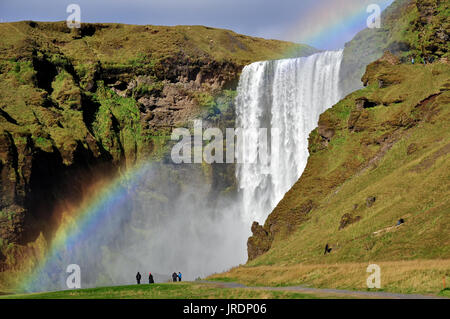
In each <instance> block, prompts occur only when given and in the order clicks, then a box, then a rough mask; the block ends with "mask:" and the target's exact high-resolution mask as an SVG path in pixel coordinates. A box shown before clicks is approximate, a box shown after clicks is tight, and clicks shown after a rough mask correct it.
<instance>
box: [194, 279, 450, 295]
mask: <svg viewBox="0 0 450 319" xmlns="http://www.w3.org/2000/svg"><path fill="white" fill-rule="evenodd" d="M200 282H201V283H204V284H211V285H217V286H218V287H220V288H244V289H256V290H279V291H293V292H300V293H305V294H314V295H318V296H329V297H336V298H340V297H349V298H363V299H365V298H375V299H448V298H445V297H439V296H431V295H418V294H398V293H391V292H375V291H374V292H369V291H353V290H344V289H319V288H309V287H303V286H291V287H248V286H245V285H243V284H239V283H235V282H218V281H206V280H204V281H200Z"/></svg>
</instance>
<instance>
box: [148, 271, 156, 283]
mask: <svg viewBox="0 0 450 319" xmlns="http://www.w3.org/2000/svg"><path fill="white" fill-rule="evenodd" d="M148 283H149V284H154V283H155V281H154V280H153V275H152V273H151V272H150V273H149V274H148Z"/></svg>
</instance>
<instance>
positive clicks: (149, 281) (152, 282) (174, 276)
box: [136, 271, 183, 285]
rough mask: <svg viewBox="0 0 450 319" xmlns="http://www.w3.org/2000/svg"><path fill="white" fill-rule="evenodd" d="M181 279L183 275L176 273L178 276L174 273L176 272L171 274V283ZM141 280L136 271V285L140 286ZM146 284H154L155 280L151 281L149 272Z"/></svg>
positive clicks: (151, 276)
mask: <svg viewBox="0 0 450 319" xmlns="http://www.w3.org/2000/svg"><path fill="white" fill-rule="evenodd" d="M182 277H183V275H182V274H181V272H178V274H177V273H176V272H174V273H173V274H172V280H173V282H177V281H181V278H182ZM141 279H142V275H141V274H140V273H139V271H138V273H137V274H136V281H137V284H138V285H140V284H141ZM148 283H149V284H154V283H155V280H154V279H153V275H152V273H151V272H150V273H148Z"/></svg>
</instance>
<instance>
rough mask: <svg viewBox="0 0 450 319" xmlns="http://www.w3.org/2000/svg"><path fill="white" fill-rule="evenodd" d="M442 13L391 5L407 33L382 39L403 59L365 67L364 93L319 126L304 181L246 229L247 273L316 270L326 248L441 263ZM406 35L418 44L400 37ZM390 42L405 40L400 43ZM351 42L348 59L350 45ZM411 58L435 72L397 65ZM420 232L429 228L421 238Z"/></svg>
mask: <svg viewBox="0 0 450 319" xmlns="http://www.w3.org/2000/svg"><path fill="white" fill-rule="evenodd" d="M448 6H449V5H448V2H440V1H427V2H422V1H421V2H415V1H413V2H405V1H397V2H395V3H394V5H393V8H391V11H390V12H391V13H392V12H397V13H398V14H400V15H399V16H397V21H400V22H402V21H409V22H408V23H407V25H408V27H407V28H406V29H393V30H390V34H389V35H388V41H386V43H387V44H388V46H389V43H394V42H395V43H397V44H399V46H398V47H408V49H407V50H400V51H396V50H393V51H395V52H396V54H395V55H394V54H392V53H390V52H386V53H385V54H384V55H383V57H382V58H381V59H379V60H377V61H376V62H374V63H371V64H370V65H369V66H368V67H367V69H366V72H365V74H364V76H363V78H362V83H363V84H364V86H365V88H364V89H362V90H359V91H356V92H354V93H352V94H350V95H348V96H347V97H346V98H345V99H343V100H342V101H341V102H339V103H338V104H337V105H335V106H334V107H333V108H332V109H330V110H328V111H327V112H325V113H324V114H323V115H322V116H321V117H320V121H319V127H318V129H316V130H315V131H313V132H312V133H311V135H310V140H309V151H310V158H309V160H308V164H307V167H306V169H305V171H304V173H303V175H302V177H301V178H300V180H299V181H298V182H297V183H296V184H295V185H294V186H293V188H292V189H291V190H290V191H289V192H288V193H287V194H286V195H285V197H284V199H283V200H282V201H281V202H280V203H279V205H278V206H277V207H276V208H275V210H274V211H273V212H272V213H271V215H270V216H269V217H268V219H267V220H266V222H265V224H264V225H263V226H260V225H257V224H254V225H253V227H252V231H253V236H252V237H251V238H250V239H249V241H248V253H249V260H250V264H251V265H256V264H265V263H277V262H283V261H284V262H303V261H308V262H323V260H322V259H321V257H320V256H321V255H323V247H325V244H326V243H327V242H328V243H329V244H330V245H331V246H332V247H333V249H334V252H336V254H333V259H332V260H333V261H355V260H363V259H368V260H369V259H370V260H374V259H375V258H378V259H389V258H390V259H393V260H395V259H401V258H414V257H415V258H419V257H425V256H426V257H430V258H440V257H442V256H447V257H448V249H445V248H443V247H445V245H448V243H449V240H450V238H449V237H448V236H441V235H440V234H441V232H442V231H443V230H444V229H446V228H447V229H448V227H449V222H450V220H449V216H448V211H449V206H448V200H447V199H448V198H449V193H448V180H449V175H448V172H449V169H448V156H449V155H448V154H449V153H448V140H449V137H448V129H447V128H446V126H447V124H448V119H449V118H448V115H449V110H450V109H449V106H450V105H449V102H450V100H449V91H448V90H449V86H450V83H449V74H450V69H449V65H448V62H447V59H446V57H447V56H448V45H447V44H446V43H444V42H442V41H441V38H445V37H446V36H448V33H446V32H448V31H446V32H444V33H441V31H442V30H441V25H447V24H448V22H449V21H448V17H447V18H446V19H444V21H443V20H442V19H443V17H445V15H446V14H447V15H448V10H449V8H448ZM396 8H398V9H399V10H400V9H401V8H403V9H402V10H400V11H398V10H397V9H396ZM392 9H395V10H392ZM445 12H447V13H445ZM405 15H406V17H405ZM391 17H392V15H391ZM411 17H414V19H412V20H411V19H410V18H411ZM405 19H406V20H405ZM424 21H428V22H427V24H424V23H423V22H424ZM398 25H404V24H402V23H400V24H397V26H398ZM410 28H413V29H414V30H415V31H414V34H415V35H417V36H418V37H409V36H408V34H410V33H409V31H410ZM447 30H448V28H447ZM427 32H429V33H427ZM424 33H427V34H429V35H430V36H429V37H428V38H427V42H426V43H425V42H424V40H423V39H424V38H422V36H419V35H421V34H424ZM363 34H364V33H363ZM398 34H403V38H401V42H399V40H398V39H399V38H398V39H397V38H395V37H396V36H397V35H398ZM431 39H434V40H431ZM415 40H418V41H419V42H414V41H415ZM354 41H355V42H353V43H351V44H350V45H349V46H347V48H346V50H347V51H348V50H351V47H352V46H354V45H355V43H357V42H358V41H359V40H358V36H357V38H356V39H355V40H354ZM428 41H431V42H432V44H431V42H428ZM400 43H401V44H400ZM419 49H420V50H422V49H423V50H425V51H420V52H425V54H429V55H430V56H432V57H434V59H431V60H430V61H434V63H432V64H431V63H429V64H427V65H423V64H420V63H416V64H414V65H412V64H411V63H410V62H409V63H408V61H409V60H408V59H407V58H405V57H407V56H409V54H419V53H418V52H419V51H417V50H419ZM405 54H406V55H405ZM348 56H349V54H348V53H347V57H348ZM414 56H415V55H414ZM416 61H418V59H416ZM357 68H359V66H358V67H357ZM442 161H444V162H442ZM425 163H427V164H425ZM423 165H424V166H423ZM399 172H402V173H399ZM419 193H420V196H419V195H418V194H419ZM427 215H428V217H429V219H427ZM400 218H404V219H406V220H408V223H409V225H408V226H405V227H406V228H405V231H404V232H395V233H391V230H389V226H392V225H395V223H396V221H397V220H399V219H400ZM435 219H439V220H440V222H439V224H434V222H433V220H435ZM421 227H426V228H427V232H426V235H424V234H423V232H422V231H421V230H420V229H421ZM380 230H381V232H378V231H380ZM377 234H378V235H377ZM377 236H381V237H382V238H381V239H378V238H377ZM404 236H405V237H404ZM405 238H408V241H406V242H405ZM435 245H436V247H438V248H435ZM399 247H403V248H402V250H401V252H400V251H399ZM337 251H339V253H338V252H337ZM371 258H372V259H371Z"/></svg>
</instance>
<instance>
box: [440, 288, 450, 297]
mask: <svg viewBox="0 0 450 319" xmlns="http://www.w3.org/2000/svg"><path fill="white" fill-rule="evenodd" d="M439 296H443V297H450V288H445V289H443V290H442V291H441V292H440V293H439Z"/></svg>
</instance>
